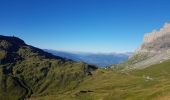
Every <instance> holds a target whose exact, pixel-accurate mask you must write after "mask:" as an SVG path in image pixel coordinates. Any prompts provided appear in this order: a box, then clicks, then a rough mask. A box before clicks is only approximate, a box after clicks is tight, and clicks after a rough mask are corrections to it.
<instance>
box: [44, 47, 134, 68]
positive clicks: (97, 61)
mask: <svg viewBox="0 0 170 100" xmlns="http://www.w3.org/2000/svg"><path fill="white" fill-rule="evenodd" d="M45 51H47V52H49V53H52V54H54V55H56V56H60V57H64V58H67V59H71V60H74V61H82V62H85V63H88V64H93V65H97V66H100V67H106V66H110V65H113V64H118V63H121V62H124V61H126V60H127V59H128V58H129V56H130V55H131V54H132V53H122V54H117V53H110V54H102V53H96V54H94V53H70V52H64V51H55V50H45Z"/></svg>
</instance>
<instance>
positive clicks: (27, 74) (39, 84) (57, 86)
mask: <svg viewBox="0 0 170 100" xmlns="http://www.w3.org/2000/svg"><path fill="white" fill-rule="evenodd" d="M165 50H166V49H165ZM167 50H168V49H167ZM142 52H143V51H142ZM147 52H148V53H150V51H147ZM161 52H162V51H161ZM136 53H139V52H136ZM148 55H149V54H147V55H143V54H142V53H140V54H136V56H132V57H131V58H130V59H131V61H134V62H135V61H136V62H137V61H139V62H141V61H144V60H145V59H144V58H148ZM125 63H127V62H125ZM129 63H130V60H129ZM122 65H123V64H122ZM169 65H170V60H164V61H162V62H160V63H159V64H152V65H147V67H143V68H142V69H135V70H115V69H112V68H105V69H104V68H97V67H96V66H93V65H89V64H86V63H82V62H75V61H72V60H70V59H65V58H62V57H59V56H54V55H52V54H50V53H47V52H44V51H43V50H41V49H38V48H35V47H33V46H30V45H27V44H26V43H25V42H24V41H23V40H21V39H19V38H17V37H10V36H1V35H0V100H169V98H170V86H169V84H170V78H169V77H170V67H169ZM124 68H125V64H124Z"/></svg>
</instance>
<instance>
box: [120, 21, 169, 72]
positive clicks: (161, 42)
mask: <svg viewBox="0 0 170 100" xmlns="http://www.w3.org/2000/svg"><path fill="white" fill-rule="evenodd" d="M168 59H170V24H169V23H166V24H165V25H164V27H163V28H161V29H160V30H159V31H156V30H154V31H153V32H151V33H148V34H146V35H145V36H144V42H143V44H142V45H141V46H140V47H139V48H138V49H137V50H136V52H135V53H134V55H133V56H132V57H131V58H130V59H129V60H128V61H127V62H124V63H122V64H120V65H118V66H126V68H127V69H131V68H132V69H133V68H144V67H147V66H149V65H152V64H157V63H161V62H163V61H165V60H168Z"/></svg>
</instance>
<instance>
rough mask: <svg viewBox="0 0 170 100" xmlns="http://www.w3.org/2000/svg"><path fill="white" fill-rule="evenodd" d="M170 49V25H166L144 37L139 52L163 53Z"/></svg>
mask: <svg viewBox="0 0 170 100" xmlns="http://www.w3.org/2000/svg"><path fill="white" fill-rule="evenodd" d="M168 49H170V23H165V25H164V26H163V28H161V29H160V30H159V31H157V30H154V31H152V32H151V33H147V34H146V35H145V36H144V42H143V44H142V45H141V46H140V48H139V49H138V50H137V51H138V52H162V51H165V50H168Z"/></svg>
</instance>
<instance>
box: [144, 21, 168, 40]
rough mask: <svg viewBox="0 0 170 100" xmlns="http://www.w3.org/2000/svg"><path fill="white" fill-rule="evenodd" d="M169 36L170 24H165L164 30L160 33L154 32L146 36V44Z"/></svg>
mask: <svg viewBox="0 0 170 100" xmlns="http://www.w3.org/2000/svg"><path fill="white" fill-rule="evenodd" d="M167 34H170V23H165V25H164V26H163V28H161V29H160V30H159V31H157V30H153V31H152V32H151V33H147V34H146V35H145V36H144V43H149V42H153V41H154V40H156V39H157V38H159V37H162V36H164V35H167Z"/></svg>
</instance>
